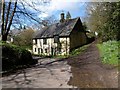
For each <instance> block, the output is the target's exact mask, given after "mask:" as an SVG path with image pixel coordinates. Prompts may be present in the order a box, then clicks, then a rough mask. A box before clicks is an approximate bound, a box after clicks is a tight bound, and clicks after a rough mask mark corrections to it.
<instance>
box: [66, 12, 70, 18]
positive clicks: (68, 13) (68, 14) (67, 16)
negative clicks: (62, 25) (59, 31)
mask: <svg viewBox="0 0 120 90" xmlns="http://www.w3.org/2000/svg"><path fill="white" fill-rule="evenodd" d="M66 19H67V20H68V19H71V14H70V12H67V15H66Z"/></svg>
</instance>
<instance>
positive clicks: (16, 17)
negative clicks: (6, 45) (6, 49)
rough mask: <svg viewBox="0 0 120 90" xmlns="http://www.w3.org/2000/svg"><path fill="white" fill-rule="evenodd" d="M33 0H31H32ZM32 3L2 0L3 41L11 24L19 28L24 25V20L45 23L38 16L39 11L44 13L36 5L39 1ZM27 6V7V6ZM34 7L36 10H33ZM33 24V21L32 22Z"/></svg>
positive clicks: (22, 0)
mask: <svg viewBox="0 0 120 90" xmlns="http://www.w3.org/2000/svg"><path fill="white" fill-rule="evenodd" d="M30 1H31V0H30ZM31 3H32V4H30V3H27V2H26V1H25V0H19V2H18V0H15V1H14V2H13V1H12V0H10V1H9V2H5V0H2V11H1V14H2V15H1V18H2V21H1V22H2V25H1V34H2V41H6V40H7V36H8V34H9V31H10V28H11V26H12V27H14V28H17V27H18V26H19V27H20V28H22V27H24V24H26V23H24V24H23V20H25V22H28V21H29V22H34V23H35V22H36V23H38V24H43V23H42V20H41V19H40V18H38V17H36V14H37V13H42V12H41V11H40V10H38V9H37V8H36V7H35V6H36V5H35V4H37V3H33V2H32V1H31ZM39 3H42V4H47V3H49V1H47V2H45V1H44V0H43V1H42V0H41V1H40V2H39ZM26 6H27V7H26ZM28 7H29V9H31V8H32V9H33V10H34V11H33V12H31V10H29V9H28ZM30 24H31V23H30Z"/></svg>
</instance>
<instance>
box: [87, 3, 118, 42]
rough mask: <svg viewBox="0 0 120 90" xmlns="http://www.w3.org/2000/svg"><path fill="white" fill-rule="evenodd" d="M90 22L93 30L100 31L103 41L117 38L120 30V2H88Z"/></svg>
mask: <svg viewBox="0 0 120 90" xmlns="http://www.w3.org/2000/svg"><path fill="white" fill-rule="evenodd" d="M88 4H89V8H88V12H89V17H88V20H89V22H88V24H89V28H90V30H92V31H94V32H95V31H97V32H98V33H99V38H101V39H102V41H107V40H117V38H118V32H119V30H120V26H119V25H118V23H120V19H119V17H120V6H119V4H120V2H97V3H88Z"/></svg>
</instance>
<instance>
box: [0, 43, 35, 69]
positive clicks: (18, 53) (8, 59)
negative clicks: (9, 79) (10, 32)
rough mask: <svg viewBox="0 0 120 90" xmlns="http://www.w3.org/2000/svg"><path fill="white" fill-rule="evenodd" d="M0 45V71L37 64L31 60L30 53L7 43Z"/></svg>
mask: <svg viewBox="0 0 120 90" xmlns="http://www.w3.org/2000/svg"><path fill="white" fill-rule="evenodd" d="M0 45H1V46H2V71H6V70H11V69H17V68H20V67H23V66H29V65H33V64H36V63H37V61H36V60H33V59H32V55H31V53H30V52H29V51H27V50H26V49H24V48H21V47H18V46H15V45H12V44H7V43H0Z"/></svg>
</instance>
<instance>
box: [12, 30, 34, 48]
mask: <svg viewBox="0 0 120 90" xmlns="http://www.w3.org/2000/svg"><path fill="white" fill-rule="evenodd" d="M33 35H34V30H32V29H31V28H28V29H25V30H23V31H21V33H20V34H19V35H16V36H14V42H13V43H14V44H16V45H19V46H32V37H33Z"/></svg>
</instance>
